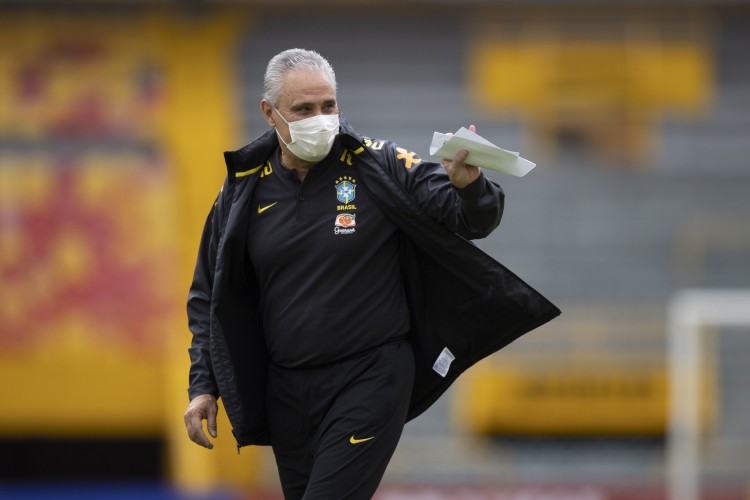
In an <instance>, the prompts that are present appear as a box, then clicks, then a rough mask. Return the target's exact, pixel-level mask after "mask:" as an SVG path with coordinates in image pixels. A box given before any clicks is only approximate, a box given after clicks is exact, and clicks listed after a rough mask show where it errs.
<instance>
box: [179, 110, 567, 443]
mask: <svg viewBox="0 0 750 500" xmlns="http://www.w3.org/2000/svg"><path fill="white" fill-rule="evenodd" d="M339 140H341V141H342V144H343V145H344V146H345V147H347V148H348V149H349V150H350V151H351V152H352V153H354V154H355V155H356V161H354V162H353V167H352V168H354V169H355V172H356V175H357V179H358V181H359V182H361V183H362V184H364V185H365V186H367V189H368V190H369V192H370V193H371V195H372V197H373V198H374V199H375V201H376V203H377V205H378V208H380V210H382V211H383V212H384V214H385V215H386V216H387V217H388V218H389V219H390V220H391V221H392V222H393V223H394V224H396V226H398V227H399V228H400V230H401V232H402V235H403V237H402V238H401V241H402V250H401V252H402V262H401V267H402V269H403V273H404V283H405V286H406V296H407V301H408V306H409V312H410V321H411V325H410V328H411V329H410V332H409V334H408V335H407V340H408V341H409V342H410V344H411V345H412V348H413V350H414V358H415V363H416V377H415V382H414V387H413V389H412V397H411V404H410V407H409V413H408V417H407V419H408V420H410V419H413V418H415V417H416V416H418V415H419V414H421V413H422V412H424V411H425V410H426V409H427V408H428V407H429V406H430V405H432V403H434V402H435V401H436V400H437V399H438V398H439V397H440V395H441V394H442V393H443V392H445V391H446V390H447V389H448V387H449V386H450V385H451V383H453V381H454V380H455V379H456V378H457V377H458V376H459V375H460V374H461V373H462V372H463V371H464V370H466V369H467V368H469V367H470V366H471V365H473V364H474V363H476V362H477V361H479V360H481V359H483V358H484V357H486V356H488V355H490V354H492V353H494V352H496V351H498V350H499V349H502V348H503V347H505V346H506V345H508V344H509V343H510V342H512V341H513V340H515V339H517V338H518V337H520V336H521V335H523V334H525V333H527V332H529V331H530V330H532V329H534V328H536V327H538V326H540V325H542V324H544V323H546V322H547V321H549V320H551V319H552V318H554V317H555V316H557V315H558V314H560V310H559V309H558V308H557V307H555V306H554V305H553V304H552V303H550V302H549V301H548V300H547V299H546V298H545V297H543V296H542V295H541V294H539V293H538V292H537V291H535V290H534V289H533V288H531V287H530V286H529V285H527V284H526V283H525V282H523V281H522V280H521V279H520V278H518V277H517V276H516V275H514V274H513V273H512V272H511V271H509V270H508V269H506V268H505V267H504V266H503V265H501V264H500V263H498V262H497V261H495V260H494V259H493V258H492V257H490V256H489V255H487V254H485V253H484V252H482V251H481V250H480V249H479V248H477V247H476V246H475V245H474V244H473V243H471V242H470V241H468V240H467V239H466V238H464V237H462V236H460V235H458V234H456V233H454V232H452V231H450V230H448V229H447V228H446V227H445V226H444V225H441V224H438V223H437V222H436V221H435V220H433V218H431V217H429V216H428V215H427V214H426V213H425V211H424V210H423V209H422V208H420V206H419V205H418V204H417V202H416V200H414V199H413V198H412V197H411V196H410V195H409V194H408V193H407V192H406V190H405V189H404V188H403V187H402V186H401V185H400V184H399V183H398V182H396V180H395V179H394V176H393V175H392V173H393V172H394V169H397V168H404V167H403V165H402V164H400V163H397V162H396V161H395V160H394V158H395V157H396V152H395V147H396V146H395V145H394V144H393V143H390V142H385V143H384V145H383V147H381V148H380V149H375V148H372V147H368V145H371V144H372V142H371V141H369V140H366V139H365V138H363V137H361V136H359V135H358V134H357V133H356V132H355V131H354V130H352V129H351V127H349V125H348V124H347V123H346V122H345V121H343V120H342V127H341V133H340V135H339ZM277 147H278V140H277V138H276V133H275V130H274V129H271V130H269V131H268V132H267V133H266V134H264V135H262V136H261V137H260V138H258V139H257V140H255V141H254V142H252V143H251V144H249V145H247V146H245V147H244V148H242V149H240V150H238V151H232V152H226V153H225V154H224V157H225V160H226V164H227V169H228V174H227V178H226V181H225V183H224V186H223V188H222V190H221V192H220V193H219V196H218V198H217V200H216V203H215V204H214V206H213V208H212V210H211V211H210V213H209V215H208V219H207V220H206V224H205V227H204V230H203V236H202V238H201V243H200V248H199V255H198V262H197V264H196V268H195V274H194V278H193V283H192V286H191V288H190V292H189V295H188V303H187V310H188V321H189V327H190V331H191V332H192V334H193V340H192V345H191V347H190V349H189V353H190V360H191V367H190V386H189V389H188V393H189V396H190V398H191V399H192V398H194V397H196V396H198V395H200V394H212V395H214V396H216V397H221V399H222V401H223V404H224V408H225V410H226V412H227V416H228V417H229V421H230V422H231V425H232V432H233V434H234V436H235V438H236V440H237V446H238V448H239V447H241V446H246V445H251V444H255V445H267V444H269V435H268V426H267V425H266V411H265V391H266V381H267V370H268V364H269V357H268V353H267V351H266V347H265V336H264V333H263V330H262V321H261V318H260V312H259V305H258V304H259V300H258V299H259V290H258V286H257V284H256V280H255V279H254V278H253V272H254V271H253V268H252V265H251V264H250V263H249V262H248V260H247V250H246V230H247V214H248V210H249V209H250V203H251V201H252V196H253V190H254V187H255V186H256V184H257V182H258V178H259V174H260V172H261V171H262V168H263V166H264V165H265V164H266V162H267V161H268V158H269V157H270V156H271V154H272V153H273V152H274V151H275V150H276V148H277ZM484 182H490V181H488V180H484ZM500 196H502V193H501V194H500ZM493 228H494V226H493ZM490 229H492V228H490ZM446 347H447V348H448V349H449V350H450V351H451V353H452V354H453V355H454V356H455V360H454V361H453V362H452V364H451V365H450V369H449V371H448V373H447V375H446V376H445V377H442V376H441V375H439V374H438V373H436V371H434V370H433V363H435V361H436V359H437V358H438V356H439V355H440V353H441V352H442V351H443V349H444V348H446Z"/></svg>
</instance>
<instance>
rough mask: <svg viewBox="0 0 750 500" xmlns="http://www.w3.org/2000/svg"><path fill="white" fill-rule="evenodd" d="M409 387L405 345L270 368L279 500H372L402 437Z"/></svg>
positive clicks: (409, 366) (408, 349)
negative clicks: (306, 365)
mask: <svg viewBox="0 0 750 500" xmlns="http://www.w3.org/2000/svg"><path fill="white" fill-rule="evenodd" d="M413 382H414V357H413V354H412V350H411V346H410V345H409V344H408V343H407V342H406V341H404V340H401V341H397V342H392V343H388V344H384V345H382V346H380V347H377V348H375V349H372V350H370V351H367V352H365V353H363V354H361V355H359V356H356V357H352V358H349V359H347V360H345V361H342V362H340V363H335V364H331V365H327V366H325V367H321V368H311V369H284V368H280V367H277V366H273V365H272V366H271V369H270V374H269V381H268V396H267V397H268V405H267V408H268V422H269V426H270V431H271V445H272V447H273V451H274V455H275V457H276V465H277V466H278V469H279V477H280V478H281V484H282V488H283V490H284V497H285V498H286V499H287V500H292V499H302V498H303V499H305V500H314V499H315V500H317V499H325V500H336V499H345V498H346V499H357V500H359V499H362V500H366V499H369V498H371V497H372V496H373V494H374V493H375V490H376V489H377V487H378V484H379V483H380V480H381V478H382V477H383V474H384V472H385V469H386V466H387V465H388V462H389V460H390V459H391V456H392V455H393V451H394V450H395V449H396V445H397V444H398V440H399V438H400V437H401V432H402V430H403V427H404V422H405V420H406V412H407V409H408V406H409V400H410V397H411V389H412V385H413Z"/></svg>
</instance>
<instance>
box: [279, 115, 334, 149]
mask: <svg viewBox="0 0 750 500" xmlns="http://www.w3.org/2000/svg"><path fill="white" fill-rule="evenodd" d="M274 109H275V108H274ZM276 113H278V114H279V116H281V113H279V110H278V109H277V110H276ZM281 119H282V120H284V123H286V124H287V125H288V126H289V135H290V136H291V141H289V142H288V143H287V142H286V141H284V139H282V137H281V134H279V131H278V129H277V130H276V135H278V136H279V140H280V141H281V142H283V143H284V145H285V146H286V147H287V148H288V149H289V151H291V152H292V154H293V155H294V156H296V157H297V158H300V159H302V160H307V161H320V160H322V159H323V158H325V157H326V156H328V153H330V152H331V148H332V147H333V141H334V140H335V139H336V134H338V132H339V115H338V114H336V115H315V116H313V117H311V118H305V119H304V120H299V121H296V122H291V123H290V122H288V121H286V119H284V117H283V116H281Z"/></svg>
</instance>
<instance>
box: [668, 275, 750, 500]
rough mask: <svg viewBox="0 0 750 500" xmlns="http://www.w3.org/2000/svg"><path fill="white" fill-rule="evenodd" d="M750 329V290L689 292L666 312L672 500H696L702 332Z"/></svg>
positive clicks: (678, 296) (676, 298) (698, 490)
mask: <svg viewBox="0 0 750 500" xmlns="http://www.w3.org/2000/svg"><path fill="white" fill-rule="evenodd" d="M727 326H730V327H737V326H739V327H750V289H685V290H681V291H679V292H678V293H677V294H675V296H674V297H673V298H672V300H671V301H670V304H669V309H668V364H669V381H670V384H669V387H670V389H669V390H670V413H669V429H668V440H667V474H668V480H667V485H668V498H669V500H698V499H699V498H700V496H701V495H700V493H701V480H700V434H701V422H700V411H699V405H700V400H699V398H700V394H701V390H700V387H701V371H702V369H703V366H702V362H701V354H702V351H703V349H702V343H703V339H702V333H703V332H704V331H706V329H707V327H727Z"/></svg>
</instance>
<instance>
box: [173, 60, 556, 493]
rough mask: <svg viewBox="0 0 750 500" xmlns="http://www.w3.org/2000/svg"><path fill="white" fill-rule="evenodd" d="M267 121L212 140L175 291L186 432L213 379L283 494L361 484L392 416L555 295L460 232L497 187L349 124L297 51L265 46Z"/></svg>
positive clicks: (428, 397)
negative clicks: (214, 165) (250, 137)
mask: <svg viewBox="0 0 750 500" xmlns="http://www.w3.org/2000/svg"><path fill="white" fill-rule="evenodd" d="M260 109H261V111H262V113H263V116H264V118H265V120H266V121H267V122H268V125H269V127H271V130H269V131H268V132H267V133H265V134H264V135H262V136H261V137H259V138H258V139H256V140H255V141H254V142H252V143H251V144H249V145H248V146H245V147H244V148H242V149H240V150H238V151H234V152H228V153H225V159H226V163H227V167H228V175H227V178H226V181H225V183H224V186H223V187H222V190H221V192H220V193H219V196H218V198H217V200H216V203H215V204H214V206H213V208H212V210H211V212H210V213H209V216H208V220H207V221H206V225H205V228H204V232H203V237H202V239H201V243H200V249H199V257H198V263H197V265H196V269H195V276H194V280H193V284H192V287H191V289H190V294H189V298H188V316H189V324H190V330H191V332H192V334H193V341H192V345H191V347H190V349H189V352H190V358H191V367H190V387H189V391H188V392H189V396H190V398H191V402H190V405H189V406H188V409H187V412H186V413H185V423H186V426H187V429H188V434H189V436H190V438H191V439H192V440H193V441H195V442H196V443H198V444H200V445H202V446H205V447H207V448H211V447H212V446H213V445H212V444H211V442H210V440H209V438H208V436H206V434H205V432H204V429H203V421H204V420H206V421H207V429H208V433H209V434H210V435H211V436H212V437H216V413H217V410H218V409H217V398H218V397H221V398H222V400H223V403H224V408H225V410H226V412H227V415H228V417H229V420H230V422H231V424H232V427H233V429H232V432H233V433H234V436H235V438H236V440H237V446H238V447H241V446H245V445H249V444H257V445H271V446H272V448H273V451H274V456H275V458H276V463H277V467H278V470H279V476H280V479H281V484H282V488H283V490H284V495H285V497H286V498H305V499H336V498H355V499H359V498H362V499H365V498H370V497H371V496H372V495H373V494H374V492H375V490H376V489H377V487H378V484H379V482H380V480H381V478H382V476H383V473H384V472H385V469H386V466H387V464H388V462H389V460H390V458H391V456H392V454H393V451H394V450H395V448H396V445H397V443H398V440H399V438H400V436H401V432H402V430H403V427H404V424H405V422H406V421H408V420H409V419H412V418H414V417H416V416H417V415H419V414H420V413H421V412H423V411H424V410H426V409H427V408H428V407H429V406H430V405H431V404H432V403H433V402H434V401H435V400H436V399H437V398H438V397H439V396H440V395H441V394H442V393H443V392H444V391H445V390H446V389H447V388H448V386H449V385H450V384H451V383H452V382H453V380H455V379H456V377H458V375H459V374H460V373H461V372H462V371H464V370H465V369H467V368H468V367H469V366H471V365H472V364H473V363H475V362H476V361H478V360H479V359H481V358H483V357H485V356H487V355H489V354H491V353H493V352H495V351H496V350H498V349H500V348H502V347H503V346H505V345H507V344H508V343H509V342H511V341H513V340H514V339H516V338H518V337H519V336H521V335H523V334H524V333H526V332H528V331H529V330H531V329H533V328H536V327H537V326H539V325H541V324H543V323H544V322H546V321H548V320H550V319H551V318H553V317H554V316H556V315H557V314H559V310H558V309H557V308H556V307H555V306H554V305H552V304H551V303H549V302H548V301H547V300H546V299H545V298H544V297H542V296H541V295H540V294H539V293H537V292H536V291H534V290H533V289H532V288H530V287H529V286H528V285H526V284H525V283H524V282H523V281H521V280H520V279H518V278H517V277H516V276H515V275H513V274H512V273H510V272H509V271H508V270H507V269H505V268H504V267H503V266H501V265H500V264H499V263H497V262H495V261H494V260H493V259H491V258H490V257H489V256H487V255H486V254H484V253H482V252H481V251H480V250H478V249H477V248H476V247H475V246H474V245H472V244H471V243H469V242H468V241H467V240H469V239H474V238H481V237H484V236H486V235H487V234H489V233H490V232H491V231H492V230H493V229H494V228H495V227H496V226H497V225H498V224H499V222H500V217H501V214H502V210H503V199H504V195H503V192H502V190H501V188H500V187H499V186H498V185H497V184H495V183H494V182H492V181H491V180H489V179H487V178H485V177H484V176H483V174H482V172H481V171H480V170H479V169H478V168H477V167H475V166H472V165H469V164H466V163H465V160H466V158H467V152H466V151H462V152H460V153H458V154H457V155H456V156H455V157H454V158H453V159H452V160H443V161H442V166H441V165H440V164H437V163H431V162H427V161H423V160H421V159H420V158H418V157H417V156H416V155H415V154H414V153H413V152H410V151H408V150H406V149H403V148H400V147H397V146H396V145H395V144H393V143H391V142H387V141H382V140H374V139H370V138H366V137H362V136H360V135H358V134H357V133H356V132H355V131H354V130H353V129H352V128H351V127H350V126H349V125H348V124H347V123H346V122H345V121H344V120H343V119H342V118H341V116H340V114H339V108H338V103H337V100H336V77H335V74H334V71H333V69H332V68H331V66H330V64H329V63H328V61H326V60H325V59H324V58H323V57H322V56H320V55H319V54H318V53H316V52H313V51H307V50H301V49H291V50H287V51H284V52H282V53H280V54H278V55H277V56H275V57H274V58H272V59H271V61H270V62H269V64H268V67H267V70H266V74H265V80H264V96H263V99H262V101H261V103H260Z"/></svg>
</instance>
